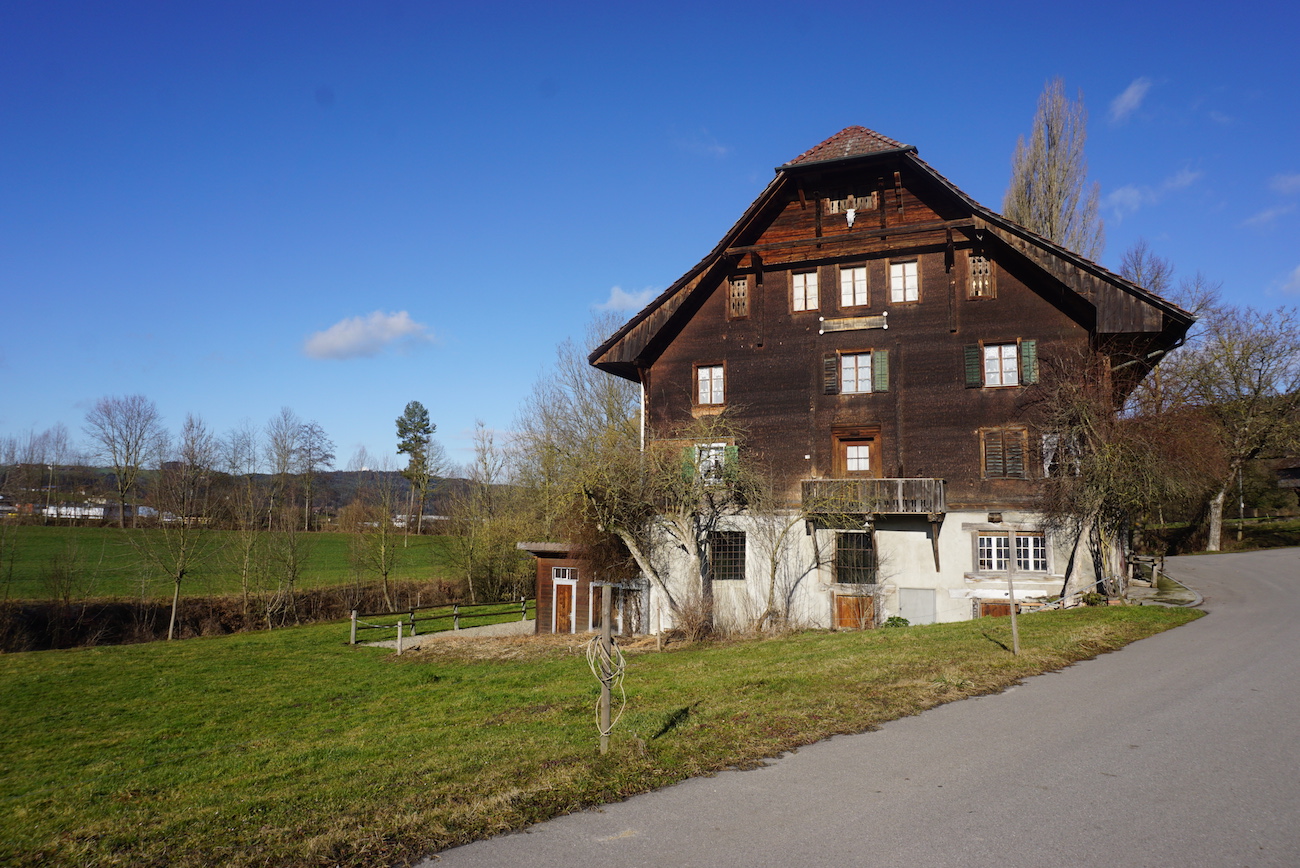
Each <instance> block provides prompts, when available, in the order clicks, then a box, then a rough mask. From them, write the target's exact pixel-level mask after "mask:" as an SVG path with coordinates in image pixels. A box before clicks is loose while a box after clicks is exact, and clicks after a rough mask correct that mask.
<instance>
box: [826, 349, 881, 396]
mask: <svg viewBox="0 0 1300 868" xmlns="http://www.w3.org/2000/svg"><path fill="white" fill-rule="evenodd" d="M822 374H823V380H822V386H823V388H822V391H823V393H824V394H827V395H838V394H844V395H855V394H864V393H866V392H888V391H889V351H888V350H862V351H858V352H844V353H836V354H834V355H827V356H826V357H825V359H823V371H822Z"/></svg>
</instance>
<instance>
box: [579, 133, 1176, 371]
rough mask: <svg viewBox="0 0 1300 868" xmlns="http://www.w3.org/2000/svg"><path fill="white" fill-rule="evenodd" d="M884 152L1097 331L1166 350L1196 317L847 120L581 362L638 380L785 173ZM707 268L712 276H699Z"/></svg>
mask: <svg viewBox="0 0 1300 868" xmlns="http://www.w3.org/2000/svg"><path fill="white" fill-rule="evenodd" d="M891 159H892V160H903V161H905V162H907V163H909V164H910V165H911V166H912V167H913V168H915V169H916V170H917V171H919V172H920V173H921V174H923V175H926V176H928V177H930V178H931V179H933V181H935V182H936V183H937V184H938V185H939V186H940V187H941V188H942V189H944V190H945V191H946V192H947V193H949V194H950V195H951V196H954V197H956V198H957V199H958V200H960V201H961V202H962V203H963V204H964V205H965V207H966V208H968V209H969V210H970V212H971V219H972V227H973V228H974V229H976V230H987V231H989V232H990V233H991V234H992V235H994V236H995V237H997V238H999V239H1000V240H1001V241H1002V242H1003V243H1005V244H1006V245H1007V246H1009V247H1011V248H1012V249H1014V250H1016V251H1017V252H1019V253H1021V254H1022V255H1024V256H1025V257H1026V258H1027V259H1028V260H1029V261H1030V262H1032V263H1034V264H1035V265H1036V266H1038V267H1039V268H1041V269H1042V270H1043V271H1044V272H1046V273H1047V274H1050V275H1052V276H1053V277H1055V278H1056V279H1057V280H1059V281H1060V282H1061V283H1063V284H1064V285H1065V286H1066V287H1068V288H1070V289H1071V290H1073V291H1074V292H1075V293H1076V294H1078V295H1079V296H1080V297H1081V298H1083V299H1084V300H1086V301H1087V302H1089V303H1091V304H1092V305H1093V306H1094V307H1095V309H1096V311H1097V330H1098V331H1099V332H1102V333H1121V332H1148V333H1149V332H1156V333H1162V336H1163V337H1165V339H1164V340H1163V342H1162V343H1163V344H1164V346H1162V347H1161V348H1162V349H1168V348H1169V347H1172V346H1175V345H1176V344H1177V343H1178V341H1179V340H1180V339H1181V337H1182V335H1183V334H1184V333H1185V332H1186V330H1187V328H1188V327H1190V325H1191V324H1192V323H1193V322H1195V317H1193V316H1192V315H1191V314H1189V313H1188V312H1187V311H1185V310H1183V309H1182V308H1180V307H1178V306H1177V305H1175V304H1173V303H1171V302H1168V301H1166V300H1165V299H1163V298H1161V297H1159V296H1158V295H1156V294H1154V293H1152V292H1148V291H1147V290H1146V289H1144V288H1142V287H1140V286H1138V285H1137V284H1135V283H1133V282H1131V281H1129V280H1126V279H1125V278H1123V277H1120V276H1119V275H1118V274H1115V273H1114V272H1112V271H1109V270H1108V269H1106V268H1104V267H1102V266H1101V265H1098V264H1097V263H1095V262H1093V261H1091V260H1089V259H1086V258H1084V257H1083V256H1080V255H1079V254H1077V253H1074V252H1073V251H1071V250H1067V249H1066V248H1064V247H1061V246H1060V245H1058V244H1055V243H1053V242H1051V241H1048V240H1047V239H1046V238H1043V237H1042V236H1040V235H1038V234H1037V233H1035V232H1032V231H1030V230H1029V229H1026V228H1025V227H1024V226H1021V225H1020V224H1018V223H1015V222H1014V221H1011V220H1008V219H1007V218H1006V217H1003V216H1002V215H1001V214H999V213H997V212H996V211H993V210H991V209H989V208H986V207H985V206H983V205H981V204H980V203H978V202H976V201H975V200H974V199H972V198H971V197H970V196H968V195H966V193H964V192H962V191H961V190H960V189H958V188H957V186H956V185H955V184H953V183H952V182H951V181H949V180H948V179H947V178H945V177H944V176H943V175H941V174H939V173H938V172H937V171H935V170H934V169H933V168H932V167H931V166H930V165H929V164H928V163H926V162H925V161H924V160H922V159H921V158H920V157H919V156H917V151H916V148H915V147H913V146H911V145H904V144H902V143H900V142H898V141H895V140H894V139H891V138H889V137H887V136H883V135H881V134H880V133H877V132H874V131H872V130H869V129H867V128H865V127H859V126H852V127H845V128H844V129H842V130H840V131H839V132H838V133H836V134H835V135H833V136H831V137H830V138H828V139H826V140H825V141H823V142H821V143H820V144H817V145H815V146H813V147H812V148H809V149H808V150H807V151H804V152H803V153H802V154H800V155H799V156H797V157H795V158H794V159H793V160H791V161H790V162H788V163H784V164H782V165H780V166H778V167H777V168H776V177H775V178H773V179H772V182H771V183H770V184H768V185H767V188H766V189H764V190H763V192H762V193H760V194H759V196H758V198H757V199H755V200H754V201H753V203H751V204H750V206H749V208H747V209H746V210H745V213H744V214H742V215H741V217H740V219H739V220H737V221H736V223H735V225H733V226H732V227H731V229H729V230H728V231H727V233H726V234H725V235H723V237H722V240H721V241H719V242H718V244H717V245H716V246H715V247H714V248H713V249H712V250H711V251H709V253H708V255H706V256H705V257H704V258H703V259H701V260H700V261H699V262H698V263H696V264H695V266H694V267H692V268H691V269H690V270H689V271H687V272H686V273H685V274H684V275H682V276H681V277H680V278H678V279H677V280H676V281H675V282H674V283H673V284H672V285H671V286H669V287H668V288H667V289H665V290H664V291H663V292H662V293H660V294H659V296H658V297H656V298H655V299H653V300H652V301H651V302H650V303H649V304H648V305H646V306H645V307H644V308H643V309H642V310H641V311H640V312H638V313H637V314H636V315H634V316H633V317H632V318H631V319H630V320H628V321H627V322H626V323H625V324H624V325H623V326H622V328H620V329H619V330H618V331H616V332H615V333H614V334H613V335H611V336H610V337H609V339H607V340H606V341H605V342H604V343H602V344H601V345H600V346H598V347H597V348H596V349H595V350H593V351H592V352H591V353H590V355H588V357H587V360H588V362H589V363H591V364H592V365H594V366H596V367H598V368H600V369H601V370H604V371H606V372H608V373H611V374H615V375H617V376H620V377H624V378H625V379H629V380H632V381H634V382H638V381H640V369H641V368H642V367H645V366H646V365H648V364H649V363H650V362H651V361H653V359H654V357H657V355H658V351H659V349H660V348H662V346H664V345H665V344H666V343H667V341H668V340H670V339H671V337H672V335H673V334H675V332H676V330H677V328H680V325H681V324H682V323H684V321H685V319H686V318H688V317H689V314H690V313H691V312H693V310H694V309H695V308H696V307H697V306H698V305H699V304H702V303H703V297H701V296H700V293H701V292H703V293H706V294H707V293H708V292H709V291H711V289H712V287H713V285H714V284H715V283H716V282H717V281H718V280H721V278H722V275H719V274H715V272H717V271H718V270H719V269H721V270H729V269H730V267H731V265H732V263H733V262H734V260H735V259H736V258H737V254H736V253H735V252H734V251H733V252H731V253H729V252H728V251H729V249H730V248H733V247H735V246H737V242H738V241H743V240H744V238H745V236H746V235H747V233H748V232H749V231H750V230H751V229H752V228H754V227H755V225H756V224H755V218H757V217H758V216H759V215H760V214H761V213H762V212H763V211H764V210H765V209H766V208H767V207H768V206H769V205H771V204H772V203H773V202H775V201H777V199H778V196H780V195H781V193H782V191H783V190H784V189H785V188H786V186H787V185H789V183H790V182H791V179H792V178H794V177H797V176H799V175H801V174H803V172H804V170H806V169H809V168H821V167H823V166H824V164H826V163H829V162H845V163H848V162H858V161H860V162H862V163H870V162H875V161H877V160H891ZM710 275H713V276H714V277H715V278H716V279H717V280H706V278H708V277H709V276H710ZM679 314H680V316H679ZM1135 325H1136V326H1137V328H1134V326H1135Z"/></svg>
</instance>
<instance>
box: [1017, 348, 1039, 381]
mask: <svg viewBox="0 0 1300 868" xmlns="http://www.w3.org/2000/svg"><path fill="white" fill-rule="evenodd" d="M1020 382H1022V383H1024V384H1025V385H1026V386H1029V385H1032V384H1034V383H1037V382H1038V341H1021V342H1020Z"/></svg>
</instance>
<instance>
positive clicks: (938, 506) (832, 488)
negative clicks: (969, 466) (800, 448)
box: [803, 479, 948, 515]
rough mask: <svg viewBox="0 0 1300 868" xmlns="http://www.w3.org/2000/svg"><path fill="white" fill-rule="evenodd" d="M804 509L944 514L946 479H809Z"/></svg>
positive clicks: (804, 491)
mask: <svg viewBox="0 0 1300 868" xmlns="http://www.w3.org/2000/svg"><path fill="white" fill-rule="evenodd" d="M803 506H804V509H805V510H807V511H809V512H812V513H819V514H831V515H833V514H837V513H839V514H847V515H866V514H870V515H942V514H943V513H945V512H947V511H948V510H947V506H946V504H945V502H944V494H943V480H942V479H805V480H804V481H803Z"/></svg>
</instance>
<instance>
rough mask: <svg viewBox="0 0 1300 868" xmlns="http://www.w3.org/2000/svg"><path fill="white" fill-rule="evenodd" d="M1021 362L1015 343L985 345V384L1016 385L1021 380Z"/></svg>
mask: <svg viewBox="0 0 1300 868" xmlns="http://www.w3.org/2000/svg"><path fill="white" fill-rule="evenodd" d="M1019 371H1020V363H1019V359H1018V357H1017V354H1016V345H1015V344H989V345H987V346H985V347H984V385H986V386H1015V385H1017V384H1019V382H1020V373H1019Z"/></svg>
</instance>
